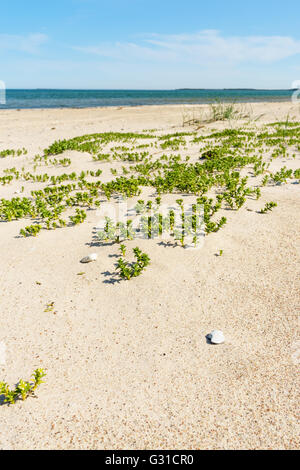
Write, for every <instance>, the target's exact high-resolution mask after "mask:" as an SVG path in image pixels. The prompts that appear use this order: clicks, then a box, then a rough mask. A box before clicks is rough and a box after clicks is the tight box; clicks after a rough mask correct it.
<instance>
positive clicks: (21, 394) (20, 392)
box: [0, 369, 46, 405]
mask: <svg viewBox="0 0 300 470" xmlns="http://www.w3.org/2000/svg"><path fill="white" fill-rule="evenodd" d="M45 376H46V372H45V371H44V369H36V370H35V371H34V372H33V374H32V376H31V377H32V378H33V380H32V381H30V382H27V381H24V380H22V379H21V380H19V382H18V384H17V385H16V387H15V388H14V389H10V387H9V385H8V384H7V383H6V382H0V393H2V394H3V395H4V403H7V404H8V405H12V404H14V403H16V401H17V400H19V399H20V398H21V399H22V400H23V401H24V400H26V398H28V397H29V396H34V395H35V390H36V389H37V387H38V386H39V385H41V384H42V383H44V381H43V380H42V379H43V378H44V377H45Z"/></svg>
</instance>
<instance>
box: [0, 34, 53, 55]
mask: <svg viewBox="0 0 300 470" xmlns="http://www.w3.org/2000/svg"><path fill="white" fill-rule="evenodd" d="M47 40H48V36H46V35H45V34H41V33H34V34H28V35H27V36H21V35H14V34H0V52H1V51H5V50H6V51H21V52H27V53H29V54H37V53H38V52H39V49H40V46H41V45H42V44H44V43H45V42H46V41H47Z"/></svg>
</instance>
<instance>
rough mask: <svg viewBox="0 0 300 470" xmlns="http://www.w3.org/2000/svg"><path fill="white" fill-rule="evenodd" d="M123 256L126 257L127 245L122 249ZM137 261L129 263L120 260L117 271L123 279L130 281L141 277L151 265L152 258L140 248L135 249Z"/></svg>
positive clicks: (122, 246)
mask: <svg viewBox="0 0 300 470" xmlns="http://www.w3.org/2000/svg"><path fill="white" fill-rule="evenodd" d="M120 252H121V255H122V256H124V257H125V255H126V248H125V245H121V247H120ZM133 253H134V257H135V261H134V262H132V263H129V262H128V261H126V260H125V259H124V258H122V257H121V258H119V260H118V263H117V269H118V272H119V274H120V276H121V278H122V279H126V280H128V281H129V280H130V279H131V278H132V277H137V276H140V274H141V273H142V271H143V270H144V269H145V268H146V266H148V265H149V263H150V258H149V256H148V255H147V254H146V253H143V252H142V251H141V250H140V249H139V248H138V247H136V248H134V249H133Z"/></svg>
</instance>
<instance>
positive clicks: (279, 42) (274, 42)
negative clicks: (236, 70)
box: [74, 30, 300, 65]
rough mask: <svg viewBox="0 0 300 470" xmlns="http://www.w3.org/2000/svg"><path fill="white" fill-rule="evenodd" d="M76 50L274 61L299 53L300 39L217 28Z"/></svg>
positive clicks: (204, 60) (151, 57) (118, 56)
mask: <svg viewBox="0 0 300 470" xmlns="http://www.w3.org/2000/svg"><path fill="white" fill-rule="evenodd" d="M74 49H76V50H78V51H81V52H85V53H89V54H96V55H98V56H101V57H106V58H110V59H115V60H121V61H128V60H129V61H131V60H141V61H163V62H165V61H169V62H178V63H180V62H183V63H185V62H190V63H194V64H203V65H205V64H213V63H227V62H232V63H241V62H264V63H266V62H267V63H273V62H277V61H279V60H282V59H285V58H288V57H291V56H293V55H296V54H300V40H297V39H294V38H292V37H289V36H230V37H225V36H223V35H221V33H220V32H218V31H216V30H203V31H200V32H198V33H195V34H177V35H160V34H152V35H150V36H147V37H144V38H143V39H142V41H141V42H139V43H133V42H116V43H102V44H99V45H96V46H87V47H80V46H77V47H74Z"/></svg>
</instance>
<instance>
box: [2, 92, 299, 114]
mask: <svg viewBox="0 0 300 470" xmlns="http://www.w3.org/2000/svg"><path fill="white" fill-rule="evenodd" d="M292 94H293V90H255V89H222V90H212V89H209V90H207V89H178V90H54V89H51V90H50V89H49V90H48V89H34V90H10V89H8V90H6V100H5V101H6V102H5V104H0V109H33V108H92V107H103V106H144V105H171V104H180V105H190V104H207V103H213V102H216V101H222V102H235V103H243V102H250V103H257V102H280V101H289V100H291V98H292Z"/></svg>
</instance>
